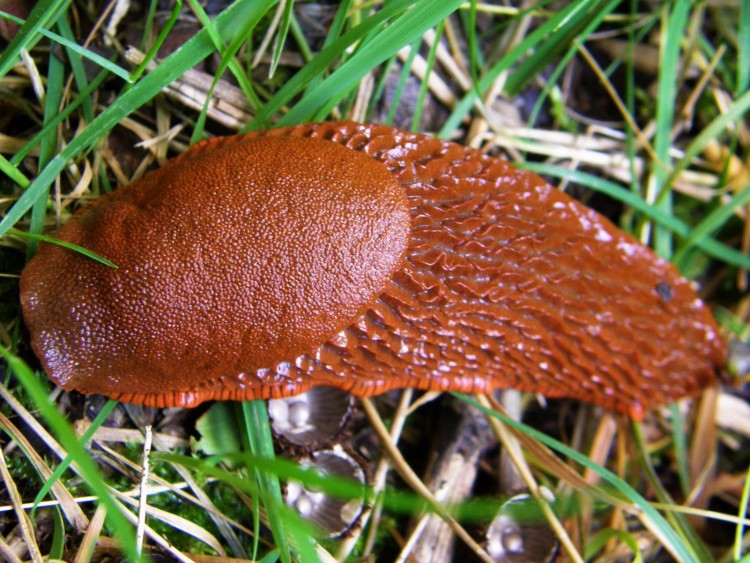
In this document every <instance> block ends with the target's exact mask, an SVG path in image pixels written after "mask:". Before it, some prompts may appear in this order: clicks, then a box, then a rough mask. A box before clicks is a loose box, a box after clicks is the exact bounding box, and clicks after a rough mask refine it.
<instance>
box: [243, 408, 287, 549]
mask: <svg viewBox="0 0 750 563" xmlns="http://www.w3.org/2000/svg"><path fill="white" fill-rule="evenodd" d="M242 413H243V415H244V421H245V431H246V433H247V438H248V445H249V448H250V453H251V454H252V455H254V456H257V457H260V458H265V459H270V460H273V459H274V458H275V457H276V452H275V451H274V446H273V434H272V433H271V424H270V422H269V420H268V411H267V410H266V403H265V401H245V402H243V403H242ZM252 470H253V473H255V480H256V482H257V483H258V487H259V488H260V490H262V491H266V494H267V495H268V496H267V497H264V499H263V500H264V501H265V502H264V504H265V507H266V514H267V515H268V522H269V527H270V528H271V532H272V533H273V538H274V541H275V542H276V547H277V548H278V549H279V554H280V556H281V560H282V561H284V562H285V563H289V562H291V559H292V558H291V553H290V550H289V542H288V541H287V537H286V533H285V526H284V521H283V518H282V515H281V514H280V512H279V510H278V509H277V507H278V506H283V504H284V500H283V498H282V496H281V485H280V484H279V478H278V477H277V476H276V475H274V474H272V473H269V472H268V471H264V470H263V468H261V467H257V466H255V467H253V468H252Z"/></svg>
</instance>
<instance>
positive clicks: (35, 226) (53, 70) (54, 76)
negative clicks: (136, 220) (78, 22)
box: [26, 18, 65, 259]
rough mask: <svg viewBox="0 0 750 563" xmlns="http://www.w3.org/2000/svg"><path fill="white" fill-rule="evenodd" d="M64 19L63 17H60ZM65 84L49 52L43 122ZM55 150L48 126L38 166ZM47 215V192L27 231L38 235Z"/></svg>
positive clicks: (31, 250)
mask: <svg viewBox="0 0 750 563" xmlns="http://www.w3.org/2000/svg"><path fill="white" fill-rule="evenodd" d="M61 21H64V18H63V19H61ZM64 86H65V68H64V65H63V63H62V61H61V60H60V59H58V58H57V57H56V56H55V54H54V53H52V52H50V56H49V65H48V69H47V90H46V96H45V100H44V122H45V123H49V122H50V121H51V120H52V119H53V118H54V116H55V115H57V113H58V110H59V108H60V104H61V102H62V93H63V88H64ZM56 151H57V129H56V128H52V127H50V128H48V129H47V134H46V135H45V136H44V137H42V142H41V146H40V148H39V161H38V162H39V168H44V167H45V166H46V164H47V163H48V162H49V161H50V160H52V157H53V156H54V154H55V152H56ZM46 215H47V194H46V193H45V194H44V195H43V196H42V197H40V198H39V199H37V200H36V201H35V202H34V206H33V207H32V208H31V224H30V225H29V232H30V233H31V234H32V235H40V234H41V233H42V231H43V230H44V220H45V218H46ZM38 244H39V239H37V238H34V237H33V236H32V237H29V244H28V246H27V247H26V258H27V259H31V257H32V256H34V254H36V249H37V246H38Z"/></svg>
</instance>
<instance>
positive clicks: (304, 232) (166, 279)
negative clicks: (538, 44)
mask: <svg viewBox="0 0 750 563" xmlns="http://www.w3.org/2000/svg"><path fill="white" fill-rule="evenodd" d="M53 236H55V237H57V238H60V239H63V240H66V241H69V242H73V243H76V244H79V245H81V246H83V247H85V248H88V249H89V250H92V251H94V252H96V253H98V254H100V255H102V256H104V257H105V258H108V259H109V260H111V261H113V262H114V263H115V264H117V266H118V268H117V269H112V268H108V267H107V266H104V265H102V264H99V263H97V262H95V261H92V260H91V259H88V258H85V257H83V256H81V255H80V254H77V253H75V252H72V251H70V250H66V249H63V248H60V247H58V246H54V245H49V244H42V245H41V246H40V249H39V252H38V253H37V255H36V257H35V258H34V259H32V260H31V261H30V262H29V264H28V266H27V267H26V269H25V270H24V272H23V275H22V277H21V302H22V306H23V314H24V319H25V322H26V325H27V326H28V328H29V331H30V334H31V342H32V346H33V348H34V351H35V352H36V354H37V355H38V357H39V358H40V359H41V361H42V363H43V364H44V367H45V369H46V370H47V373H48V374H49V376H50V377H51V378H52V379H53V380H54V381H55V382H56V383H57V384H58V385H60V386H62V387H63V388H65V389H76V390H78V391H80V392H82V393H100V394H102V395H106V396H108V397H112V398H115V399H119V400H121V401H125V402H132V403H143V404H147V405H152V406H159V407H166V406H195V405H197V404H199V403H201V402H203V401H208V400H214V399H231V400H249V399H257V398H269V397H283V396H288V395H294V394H297V393H300V392H302V391H305V390H306V389H309V388H310V387H313V386H316V385H329V386H333V387H337V388H340V389H344V390H346V391H350V392H351V393H354V394H355V395H359V396H366V395H376V394H379V393H383V392H385V391H387V390H390V389H395V388H402V387H415V388H419V389H434V390H453V391H462V392H469V393H483V392H487V391H491V390H493V389H498V388H508V387H512V388H517V389H521V390H524V391H532V392H536V393H540V394H543V395H546V396H548V397H571V398H576V399H580V400H583V401H589V402H592V403H595V404H597V405H600V406H602V407H605V408H607V409H612V410H615V411H617V412H620V413H624V414H626V415H627V416H630V417H631V418H634V419H641V418H642V417H643V415H644V413H645V411H646V410H648V409H650V408H652V407H653V406H655V405H658V404H663V403H668V402H671V401H674V400H676V399H679V398H681V397H685V396H690V395H694V394H696V393H697V392H698V391H700V390H701V389H703V388H704V387H706V386H709V385H713V384H714V383H715V379H716V374H717V372H718V371H720V370H721V369H722V368H723V367H724V365H725V362H726V350H725V345H724V342H723V341H722V339H721V337H720V336H719V333H718V328H717V326H716V324H715V322H714V320H713V318H712V316H711V314H710V312H709V311H708V309H707V308H706V307H705V306H704V305H703V303H702V302H701V301H700V300H699V299H698V297H697V295H696V293H695V291H694V290H693V289H692V287H691V284H690V282H689V281H687V280H685V279H683V278H682V277H680V275H679V273H678V272H677V271H676V269H675V268H674V267H673V266H672V265H671V264H669V263H668V262H666V261H664V260H662V259H661V258H659V257H657V256H656V255H655V254H654V253H653V252H652V251H651V250H649V249H648V248H646V247H645V246H643V245H641V244H640V243H638V242H637V241H636V240H635V239H633V238H632V237H630V236H629V235H627V234H625V233H623V232H622V231H620V230H619V229H617V228H616V227H615V226H614V225H612V223H610V222H609V221H608V220H607V219H605V218H604V217H602V216H600V215H598V214H597V213H596V212H594V211H592V210H590V209H588V208H586V207H585V206H583V205H581V204H579V203H577V202H576V201H574V200H573V199H571V198H570V197H568V196H567V195H565V194H563V193H561V192H560V191H558V190H555V189H554V188H552V187H551V186H549V185H547V184H546V183H545V182H544V181H543V180H542V179H541V178H539V177H538V176H536V175H534V174H531V173H529V172H526V171H523V170H518V169H516V168H514V167H513V166H512V165H511V164H509V163H508V162H505V161H503V160H500V159H497V158H493V157H489V156H486V155H484V154H482V153H480V152H479V151H477V150H475V149H471V148H467V147H464V146H461V145H458V144H455V143H450V142H446V141H440V140H437V139H433V138H431V137H429V136H426V135H419V134H413V133H408V132H405V131H399V130H397V129H393V128H390V127H385V126H380V125H368V124H357V123H350V122H338V123H317V124H306V125H299V126H295V127H287V128H283V129H273V130H270V131H266V132H258V133H249V134H246V135H238V136H234V137H227V138H220V139H213V140H211V141H207V142H203V143H200V144H198V145H196V146H195V147H193V148H192V149H190V150H189V151H188V152H187V153H185V154H183V155H181V156H179V157H177V158H175V159H173V160H171V161H170V162H168V163H167V164H166V165H165V166H163V167H162V168H160V169H158V170H155V171H153V172H151V173H149V174H147V175H146V176H144V177H143V178H141V179H140V180H137V181H135V182H133V183H132V184H130V185H128V186H126V187H123V188H120V189H118V190H116V191H114V192H113V193H112V194H109V195H106V196H102V197H100V198H98V199H96V200H95V201H94V202H93V203H92V204H90V205H89V206H87V207H85V208H83V209H81V210H80V211H79V212H77V213H76V214H75V215H74V216H73V217H72V219H71V220H70V221H69V222H68V223H67V224H66V225H64V226H63V227H62V228H61V229H59V230H58V231H57V232H55V233H53Z"/></svg>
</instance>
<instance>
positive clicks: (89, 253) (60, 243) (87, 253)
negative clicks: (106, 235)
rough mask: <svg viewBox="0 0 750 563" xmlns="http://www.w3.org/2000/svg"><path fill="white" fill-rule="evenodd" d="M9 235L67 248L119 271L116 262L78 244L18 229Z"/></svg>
mask: <svg viewBox="0 0 750 563" xmlns="http://www.w3.org/2000/svg"><path fill="white" fill-rule="evenodd" d="M8 234H10V235H13V236H17V237H19V238H25V239H30V240H34V241H37V242H46V243H49V244H54V245H57V246H61V247H63V248H67V249H68V250H72V251H73V252H78V253H79V254H83V255H84V256H86V257H87V258H91V259H92V260H95V261H97V262H99V263H100V264H104V265H105V266H107V267H109V268H114V269H117V264H115V263H114V262H111V261H109V260H107V259H106V258H104V257H103V256H100V255H99V254H97V253H96V252H92V251H91V250H88V249H86V248H84V247H82V246H80V245H78V244H74V243H72V242H68V241H66V240H60V239H57V238H55V237H50V236H47V235H39V234H36V233H27V232H24V231H19V230H17V229H9V230H8Z"/></svg>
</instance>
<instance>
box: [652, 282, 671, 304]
mask: <svg viewBox="0 0 750 563" xmlns="http://www.w3.org/2000/svg"><path fill="white" fill-rule="evenodd" d="M656 294H657V295H658V296H659V297H660V298H661V300H662V301H664V303H669V302H670V301H671V300H672V295H673V294H674V289H673V288H672V286H671V285H669V284H668V283H667V282H659V283H657V284H656Z"/></svg>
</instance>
